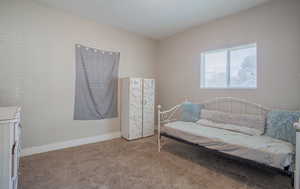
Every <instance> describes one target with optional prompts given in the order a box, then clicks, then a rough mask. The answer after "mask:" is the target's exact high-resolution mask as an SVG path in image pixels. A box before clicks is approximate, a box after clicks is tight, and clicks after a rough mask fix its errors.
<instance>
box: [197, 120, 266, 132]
mask: <svg viewBox="0 0 300 189" xmlns="http://www.w3.org/2000/svg"><path fill="white" fill-rule="evenodd" d="M197 124H199V125H200V126H204V127H212V128H217V129H224V130H227V131H233V132H237V133H242V134H245V135H250V136H259V135H261V131H260V130H257V129H251V128H248V127H241V126H239V125H233V124H227V123H217V122H214V121H210V120H207V119H200V120H199V121H197Z"/></svg>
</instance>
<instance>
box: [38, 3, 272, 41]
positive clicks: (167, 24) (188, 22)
mask: <svg viewBox="0 0 300 189" xmlns="http://www.w3.org/2000/svg"><path fill="white" fill-rule="evenodd" d="M37 1H40V2H43V3H46V4H47V5H48V6H53V7H56V8H60V9H64V10H67V11H69V12H72V13H74V14H77V15H79V16H82V17H85V18H89V19H92V20H95V21H96V22H98V23H101V24H109V25H112V26H114V27H118V28H122V29H125V30H127V31H130V32H135V33H138V34H141V35H144V36H147V37H151V38H153V39H162V38H164V37H167V36H170V35H172V34H175V33H177V32H181V31H184V30H185V29H187V28H190V27H193V26H195V25H199V24H202V23H205V22H208V21H210V20H214V19H217V18H220V17H224V16H226V15H229V14H233V13H236V12H239V11H242V10H245V9H248V8H251V7H255V6H258V5H260V4H262V3H265V2H267V1H269V0H37Z"/></svg>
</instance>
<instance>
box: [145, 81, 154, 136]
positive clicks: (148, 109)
mask: <svg viewBox="0 0 300 189" xmlns="http://www.w3.org/2000/svg"><path fill="white" fill-rule="evenodd" d="M154 104H155V81H154V79H144V80H143V136H144V137H146V136H150V135H153V134H154Z"/></svg>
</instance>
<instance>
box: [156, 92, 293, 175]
mask: <svg viewBox="0 0 300 189" xmlns="http://www.w3.org/2000/svg"><path fill="white" fill-rule="evenodd" d="M184 104H185V103H182V104H179V105H176V106H175V107H173V108H171V109H169V110H167V111H161V106H160V105H159V106H158V150H159V151H160V150H161V147H162V144H161V137H162V136H164V137H169V138H172V139H175V140H178V141H182V142H186V143H189V144H193V145H197V146H200V147H202V148H203V149H206V150H212V151H214V152H217V153H220V154H222V155H227V156H229V157H231V158H234V159H239V160H245V161H247V162H248V163H254V164H256V165H262V166H264V167H268V168H272V169H274V170H278V171H280V172H281V173H284V174H287V175H289V176H293V175H294V174H293V170H294V156H295V145H294V144H292V143H291V142H288V141H284V140H279V139H277V138H273V137H270V136H267V135H266V134H265V132H266V122H267V120H266V119H267V114H268V112H270V111H271V110H270V109H268V108H265V107H263V106H261V105H258V104H255V103H250V102H247V101H245V100H241V99H235V98H231V97H226V98H217V99H214V100H211V101H208V102H205V103H201V111H200V112H197V113H199V114H200V115H199V120H197V119H195V120H194V121H185V120H184V121H182V118H180V116H181V117H182V107H183V106H184ZM194 113H195V112H194Z"/></svg>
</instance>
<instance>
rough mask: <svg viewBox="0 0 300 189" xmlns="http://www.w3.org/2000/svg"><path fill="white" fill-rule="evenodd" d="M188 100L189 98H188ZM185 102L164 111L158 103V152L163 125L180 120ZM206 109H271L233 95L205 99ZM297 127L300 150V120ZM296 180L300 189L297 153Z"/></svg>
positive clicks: (263, 112) (263, 111)
mask: <svg viewBox="0 0 300 189" xmlns="http://www.w3.org/2000/svg"><path fill="white" fill-rule="evenodd" d="M186 101H187V100H186ZM183 104H184V102H183V103H181V104H177V105H176V106H174V107H172V108H170V109H168V110H165V111H162V106H161V105H158V106H157V107H158V115H157V119H158V128H157V131H158V134H157V135H158V136H157V144H158V152H160V150H161V148H162V146H163V144H162V142H161V136H162V135H161V126H162V125H163V124H167V123H170V122H173V121H176V120H178V118H179V114H180V110H181V107H182V105H183ZM201 104H202V105H203V106H204V108H205V109H209V110H217V111H223V112H230V113H239V114H255V115H266V114H267V113H268V112H269V111H270V110H271V109H269V108H267V107H264V106H262V105H260V104H256V103H252V102H249V101H247V100H243V99H239V98H233V97H218V98H215V99H213V100H208V101H205V102H204V103H201ZM295 128H296V129H297V145H296V149H298V150H297V151H299V150H300V120H299V124H295ZM295 175H296V176H295V181H294V188H295V189H300V176H299V175H300V155H299V154H297V157H296V169H295Z"/></svg>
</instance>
